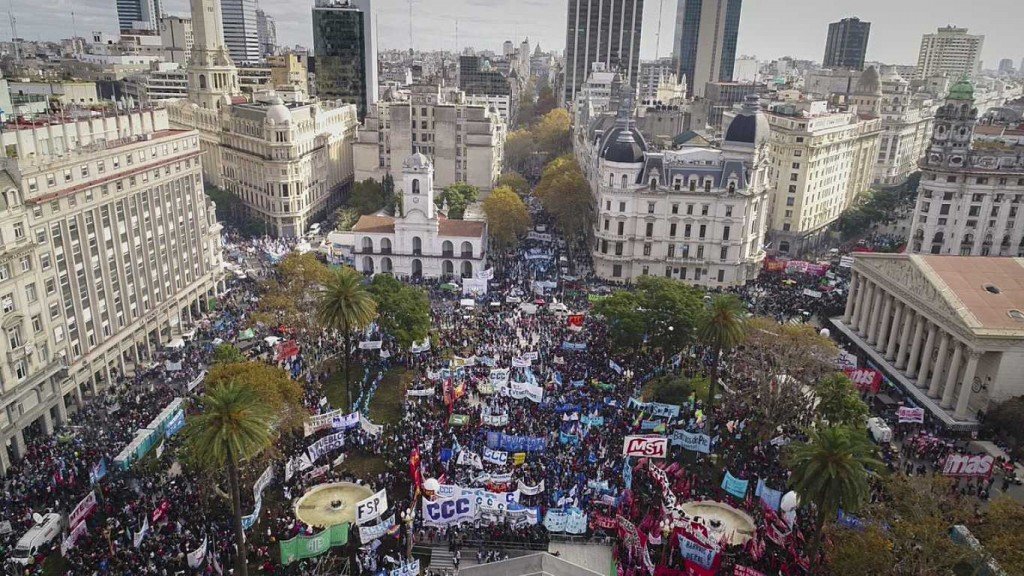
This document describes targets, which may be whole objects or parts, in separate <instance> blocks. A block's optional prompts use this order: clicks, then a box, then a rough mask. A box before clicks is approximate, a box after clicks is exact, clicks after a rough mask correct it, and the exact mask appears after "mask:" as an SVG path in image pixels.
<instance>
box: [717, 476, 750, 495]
mask: <svg viewBox="0 0 1024 576" xmlns="http://www.w3.org/2000/svg"><path fill="white" fill-rule="evenodd" d="M748 484H750V481H749V480H741V479H739V478H737V477H735V476H733V475H732V474H730V473H729V472H728V471H726V472H725V478H723V479H722V490H725V491H726V492H728V493H729V494H732V495H733V496H735V497H737V498H740V499H743V498H745V497H746V496H747V485H748Z"/></svg>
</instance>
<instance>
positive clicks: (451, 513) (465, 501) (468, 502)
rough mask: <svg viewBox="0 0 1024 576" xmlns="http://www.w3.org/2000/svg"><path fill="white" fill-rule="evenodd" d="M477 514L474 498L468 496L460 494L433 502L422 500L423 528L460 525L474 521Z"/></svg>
mask: <svg viewBox="0 0 1024 576" xmlns="http://www.w3.org/2000/svg"><path fill="white" fill-rule="evenodd" d="M478 514H479V512H478V510H477V507H476V498H474V497H472V496H469V495H465V494H462V495H459V496H457V497H455V498H448V499H444V500H440V499H439V500H437V501H434V502H432V501H430V500H428V499H427V498H425V497H424V498H423V524H424V526H436V527H443V526H451V525H453V524H461V523H463V522H468V521H470V520H476V518H477V515H478Z"/></svg>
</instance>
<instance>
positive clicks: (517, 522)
mask: <svg viewBox="0 0 1024 576" xmlns="http://www.w3.org/2000/svg"><path fill="white" fill-rule="evenodd" d="M505 517H506V518H508V521H509V524H511V525H512V526H513V527H520V526H525V525H530V526H536V525H537V524H538V523H539V522H540V508H526V507H523V506H515V507H512V506H511V505H510V506H509V509H508V510H507V511H506V512H505Z"/></svg>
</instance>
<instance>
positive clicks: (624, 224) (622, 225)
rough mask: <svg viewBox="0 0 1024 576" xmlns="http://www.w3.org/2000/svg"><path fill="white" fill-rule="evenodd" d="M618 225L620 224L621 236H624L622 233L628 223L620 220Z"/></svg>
mask: <svg viewBox="0 0 1024 576" xmlns="http://www.w3.org/2000/svg"><path fill="white" fill-rule="evenodd" d="M618 226H619V236H622V234H623V233H624V232H625V228H626V223H625V222H619V223H618Z"/></svg>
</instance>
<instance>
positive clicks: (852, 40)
mask: <svg viewBox="0 0 1024 576" xmlns="http://www.w3.org/2000/svg"><path fill="white" fill-rule="evenodd" d="M870 32H871V23H870V22H861V21H860V19H859V18H843V19H842V20H840V21H839V22H833V23H831V24H829V25H828V41H827V42H826V44H825V58H823V59H822V65H823V66H824V67H825V68H850V69H852V70H863V69H864V54H865V53H867V51H868V34H869V33H870Z"/></svg>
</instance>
